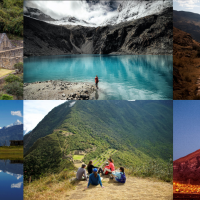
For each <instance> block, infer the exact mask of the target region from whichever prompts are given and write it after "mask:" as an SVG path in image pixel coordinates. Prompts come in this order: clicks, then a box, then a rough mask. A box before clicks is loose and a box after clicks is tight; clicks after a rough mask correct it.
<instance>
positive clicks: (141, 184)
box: [66, 176, 173, 200]
mask: <svg viewBox="0 0 200 200" xmlns="http://www.w3.org/2000/svg"><path fill="white" fill-rule="evenodd" d="M102 183H103V186H104V187H105V188H101V187H100V186H90V187H89V189H86V190H85V187H86V186H87V183H86V181H81V182H79V183H78V185H77V186H76V189H75V190H73V191H70V192H69V193H68V195H67V196H66V199H70V200H75V199H81V200H88V199H94V200H107V199H109V200H126V199H127V200H129V199H130V200H172V199H173V186H172V184H170V183H165V182H160V181H152V180H149V179H142V178H134V177H128V178H127V181H126V183H125V184H120V183H116V182H115V181H114V180H110V179H109V178H108V177H107V176H103V180H102Z"/></svg>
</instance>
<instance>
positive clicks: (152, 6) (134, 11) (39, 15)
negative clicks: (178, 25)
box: [24, 0, 173, 27]
mask: <svg viewBox="0 0 200 200" xmlns="http://www.w3.org/2000/svg"><path fill="white" fill-rule="evenodd" d="M87 3H88V4H89V5H90V8H91V7H92V8H93V9H95V8H98V5H106V6H107V7H109V9H110V10H111V11H116V14H115V15H114V16H112V17H111V18H108V19H107V20H106V21H105V22H103V23H101V24H94V23H91V22H86V21H84V20H82V19H81V18H80V19H78V18H77V17H75V16H69V15H66V16H64V17H63V18H61V19H59V20H58V19H53V18H52V17H51V16H49V15H46V14H44V13H43V12H42V11H41V10H39V9H37V8H30V7H25V9H24V15H25V16H30V17H32V18H35V19H38V20H42V21H47V22H48V23H52V24H55V25H76V26H77V25H81V26H93V27H98V26H107V25H116V24H119V23H122V22H126V21H131V20H134V19H139V18H142V17H145V16H148V15H152V14H157V13H160V12H162V11H163V10H164V9H166V8H169V7H172V4H173V1H172V0H164V1H121V2H120V3H119V2H118V3H116V1H108V2H106V1H87ZM95 6H96V7H95Z"/></svg>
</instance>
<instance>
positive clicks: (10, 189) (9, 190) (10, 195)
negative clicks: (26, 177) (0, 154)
mask: <svg viewBox="0 0 200 200" xmlns="http://www.w3.org/2000/svg"><path fill="white" fill-rule="evenodd" d="M0 188H1V192H0V199H2V200H10V199H15V200H23V161H22V160H12V161H10V160H0Z"/></svg>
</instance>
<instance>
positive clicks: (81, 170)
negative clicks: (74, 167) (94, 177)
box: [76, 164, 87, 181]
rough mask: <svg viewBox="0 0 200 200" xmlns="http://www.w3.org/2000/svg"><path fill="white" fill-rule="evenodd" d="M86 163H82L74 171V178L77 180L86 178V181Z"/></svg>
mask: <svg viewBox="0 0 200 200" xmlns="http://www.w3.org/2000/svg"><path fill="white" fill-rule="evenodd" d="M85 167H86V165H85V164H82V167H80V168H79V169H78V171H77V173H76V179H78V180H86V181H87V174H86V170H85Z"/></svg>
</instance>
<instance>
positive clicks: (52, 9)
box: [24, 0, 120, 24]
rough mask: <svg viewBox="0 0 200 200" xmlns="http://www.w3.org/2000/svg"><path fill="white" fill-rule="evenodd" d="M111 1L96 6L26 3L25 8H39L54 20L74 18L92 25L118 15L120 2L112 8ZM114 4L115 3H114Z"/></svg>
mask: <svg viewBox="0 0 200 200" xmlns="http://www.w3.org/2000/svg"><path fill="white" fill-rule="evenodd" d="M108 2H109V1H106V2H104V1H100V3H98V4H96V5H91V4H88V3H87V2H86V1H85V0H83V1H25V2H24V7H25V6H28V7H33V8H38V9H39V10H41V11H42V12H44V13H45V14H47V15H50V16H51V17H52V18H54V19H60V18H62V17H66V16H73V17H76V18H78V19H82V20H85V21H87V22H90V23H95V24H100V23H102V22H104V21H105V20H107V19H109V18H111V17H112V16H114V15H116V14H117V11H116V10H117V7H118V5H119V4H120V1H114V4H112V7H111V6H110V4H109V3H108ZM112 2H113V1H112Z"/></svg>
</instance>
